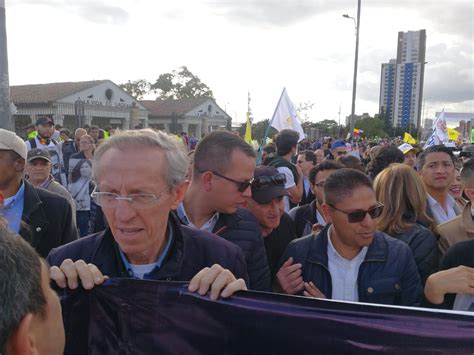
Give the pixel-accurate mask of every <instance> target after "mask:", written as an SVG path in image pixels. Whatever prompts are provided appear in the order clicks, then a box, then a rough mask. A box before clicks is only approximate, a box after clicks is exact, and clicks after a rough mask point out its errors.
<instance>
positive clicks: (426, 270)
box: [392, 223, 439, 287]
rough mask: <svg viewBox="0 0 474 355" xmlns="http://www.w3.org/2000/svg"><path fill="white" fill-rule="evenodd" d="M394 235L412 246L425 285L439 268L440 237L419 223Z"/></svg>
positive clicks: (422, 282)
mask: <svg viewBox="0 0 474 355" xmlns="http://www.w3.org/2000/svg"><path fill="white" fill-rule="evenodd" d="M392 237H394V238H396V239H399V240H401V241H403V242H405V243H407V244H408V246H409V247H410V249H411V251H412V253H413V256H414V257H415V263H416V266H417V267H418V272H419V273H420V278H421V284H422V286H423V287H424V286H425V282H426V279H427V278H428V276H430V275H431V274H433V273H435V272H436V271H437V270H438V266H439V249H438V238H437V237H436V235H435V234H434V233H433V232H432V231H430V230H429V229H428V228H425V227H423V226H422V225H421V224H418V223H415V224H414V225H413V226H412V227H410V229H409V230H408V231H407V232H405V233H399V234H393V235H392Z"/></svg>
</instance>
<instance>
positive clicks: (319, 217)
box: [316, 208, 327, 227]
mask: <svg viewBox="0 0 474 355" xmlns="http://www.w3.org/2000/svg"><path fill="white" fill-rule="evenodd" d="M316 220H317V221H318V223H319V224H320V225H322V226H323V227H325V226H326V224H327V223H326V221H325V220H324V218H323V216H321V213H319V211H318V209H317V208H316Z"/></svg>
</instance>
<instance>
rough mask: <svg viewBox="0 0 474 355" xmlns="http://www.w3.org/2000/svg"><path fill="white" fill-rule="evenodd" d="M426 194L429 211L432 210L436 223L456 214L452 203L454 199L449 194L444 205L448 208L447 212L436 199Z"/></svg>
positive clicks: (447, 219)
mask: <svg viewBox="0 0 474 355" xmlns="http://www.w3.org/2000/svg"><path fill="white" fill-rule="evenodd" d="M427 195H428V204H429V206H430V208H431V212H433V217H434V219H435V221H436V223H437V224H441V223H444V222H447V221H449V220H451V219H453V218H455V217H456V216H457V215H456V211H455V210H454V204H455V203H456V201H455V200H454V198H453V197H452V196H451V195H449V194H448V198H447V199H446V207H447V210H448V212H447V213H446V212H445V211H444V209H443V207H442V206H441V204H440V203H439V202H438V201H436V200H435V199H434V198H433V197H431V195H430V194H427Z"/></svg>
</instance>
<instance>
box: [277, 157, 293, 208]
mask: <svg viewBox="0 0 474 355" xmlns="http://www.w3.org/2000/svg"><path fill="white" fill-rule="evenodd" d="M277 170H278V172H279V173H282V174H285V176H286V183H285V189H287V190H288V189H290V188H292V187H293V186H296V184H295V178H294V177H293V173H292V172H291V170H290V169H288V168H287V167H284V166H280V167H279V168H277ZM283 202H284V205H285V212H286V213H288V212H289V211H290V198H289V197H288V196H284V197H283Z"/></svg>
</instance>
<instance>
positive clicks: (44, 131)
mask: <svg viewBox="0 0 474 355" xmlns="http://www.w3.org/2000/svg"><path fill="white" fill-rule="evenodd" d="M35 125H36V131H37V134H36V136H35V137H34V138H29V139H28V140H27V141H26V148H27V150H31V149H34V148H39V149H45V148H49V147H54V146H56V145H58V142H57V141H56V140H55V139H52V137H53V134H54V133H55V131H54V120H53V119H52V118H51V117H48V116H42V117H39V118H38V119H37V120H36V124H35Z"/></svg>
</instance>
